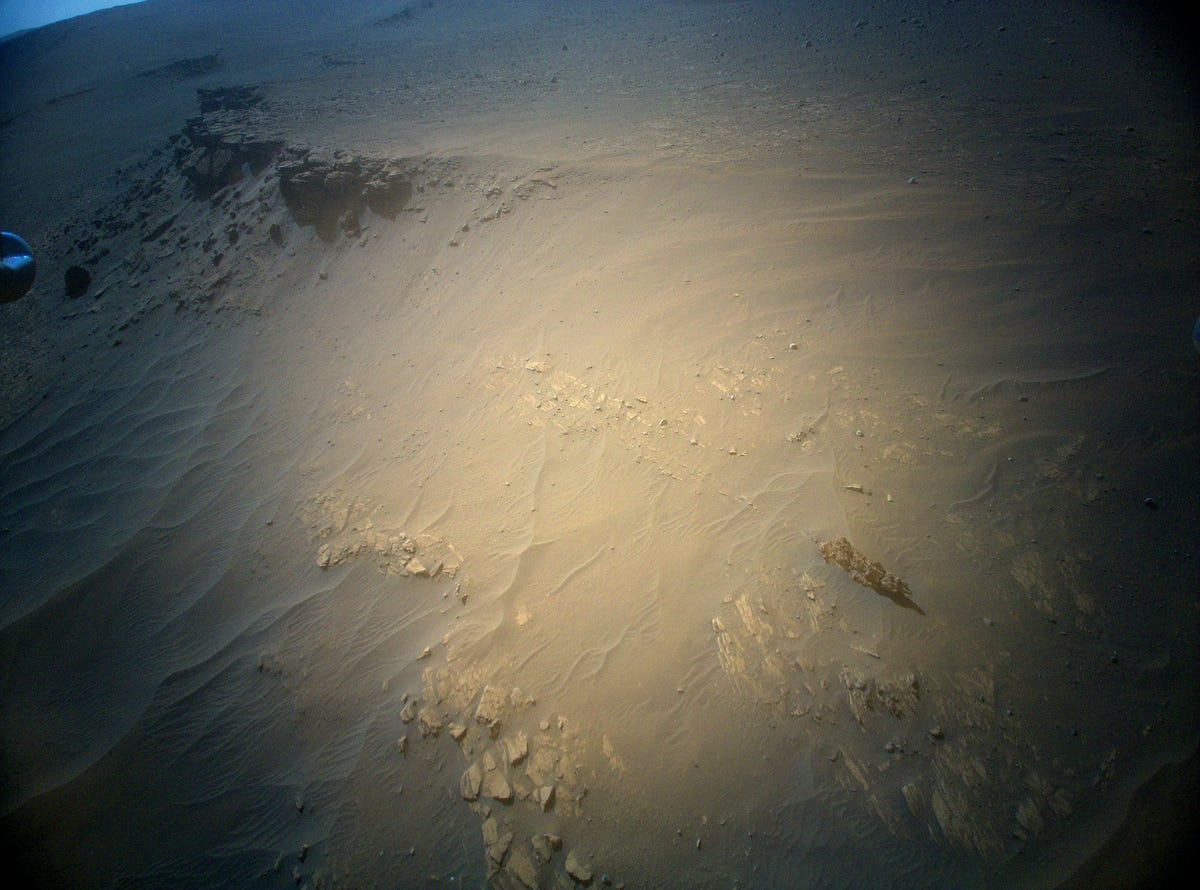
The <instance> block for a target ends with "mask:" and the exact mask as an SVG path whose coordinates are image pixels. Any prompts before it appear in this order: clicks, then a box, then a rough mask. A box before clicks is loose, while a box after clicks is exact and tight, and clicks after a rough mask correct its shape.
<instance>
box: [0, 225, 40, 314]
mask: <svg viewBox="0 0 1200 890" xmlns="http://www.w3.org/2000/svg"><path fill="white" fill-rule="evenodd" d="M35 277H37V264H36V263H35V262H34V261H33V251H32V250H30V249H29V245H28V244H26V243H25V239H24V238H22V237H21V236H20V235H14V234H13V233H12V232H0V303H15V302H16V301H17V300H19V299H21V297H23V296H25V295H26V294H27V293H29V289H30V288H31V287H33V279H34V278H35Z"/></svg>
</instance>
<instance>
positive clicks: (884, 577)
mask: <svg viewBox="0 0 1200 890" xmlns="http://www.w3.org/2000/svg"><path fill="white" fill-rule="evenodd" d="M817 547H818V548H819V549H820V551H821V556H823V557H824V558H825V561H826V562H828V563H832V564H833V565H837V566H840V567H841V568H843V569H845V570H846V571H847V572H848V573H849V574H850V577H851V578H853V579H854V580H855V581H857V582H858V583H859V584H862V585H863V586H864V587H870V588H871V589H872V590H874V591H875V592H876V593H879V594H882V595H883V596H886V597H887V598H888V599H890V600H892V601H893V602H895V603H896V604H897V605H900V606H903V607H904V608H906V609H912V610H914V611H916V612H919V613H920V614H922V615H924V614H925V612H924V611H923V610H922V609H921V608H920V607H919V606H918V605H917V604H916V603H914V602H913V601H912V591H911V590H909V587H908V585H907V584H906V583H905V582H903V581H901V580H900V579H899V578H897V577H896V576H895V575H893V574H892V573H891V572H889V571H888V570H887V569H885V568H884V567H883V566H882V565H880V564H879V563H877V562H875V561H873V560H870V559H867V557H866V556H865V555H864V554H863V553H862V552H861V551H860V550H859V549H858V548H857V547H855V546H854V545H853V544H851V543H850V542H849V541H848V540H846V538H844V537H841V536H838V537H837V538H835V539H834V540H832V541H820V542H818V544H817Z"/></svg>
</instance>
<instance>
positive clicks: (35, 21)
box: [0, 0, 141, 37]
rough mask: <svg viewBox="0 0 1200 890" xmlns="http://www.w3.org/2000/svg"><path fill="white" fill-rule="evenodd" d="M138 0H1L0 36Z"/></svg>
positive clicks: (137, 1)
mask: <svg viewBox="0 0 1200 890" xmlns="http://www.w3.org/2000/svg"><path fill="white" fill-rule="evenodd" d="M140 2H141V0H0V37H7V36H8V35H9V34H12V33H13V32H15V31H24V30H25V29H27V28H40V27H41V26H42V25H49V24H50V23H51V22H59V21H62V20H63V19H70V18H74V17H75V16H77V15H83V14H84V13H87V12H95V11H96V10H97V9H108V8H109V7H110V6H128V5H129V4H130V3H140Z"/></svg>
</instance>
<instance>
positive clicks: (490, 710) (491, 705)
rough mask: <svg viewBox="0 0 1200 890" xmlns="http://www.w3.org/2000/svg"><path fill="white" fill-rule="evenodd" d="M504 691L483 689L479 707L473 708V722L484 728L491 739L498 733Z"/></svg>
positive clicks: (493, 687) (491, 688) (496, 688)
mask: <svg viewBox="0 0 1200 890" xmlns="http://www.w3.org/2000/svg"><path fill="white" fill-rule="evenodd" d="M505 697H506V696H505V694H504V690H502V689H500V688H499V687H496V686H485V687H483V694H482V695H480V697H479V705H478V706H477V707H476V708H475V722H476V723H478V724H480V725H481V726H486V727H487V729H488V732H489V733H490V734H491V736H492V738H495V737H496V734H497V733H498V732H499V731H500V716H501V713H502V712H503V710H504V700H505Z"/></svg>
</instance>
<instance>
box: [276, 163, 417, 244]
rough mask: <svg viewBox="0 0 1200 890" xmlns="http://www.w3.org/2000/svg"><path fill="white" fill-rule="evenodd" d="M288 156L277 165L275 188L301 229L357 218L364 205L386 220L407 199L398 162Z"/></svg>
mask: <svg viewBox="0 0 1200 890" xmlns="http://www.w3.org/2000/svg"><path fill="white" fill-rule="evenodd" d="M288 154H291V155H292V157H291V158H290V159H288V160H285V161H280V162H279V164H278V170H279V190H280V193H281V194H282V195H283V199H284V201H285V202H286V203H287V206H288V209H289V210H290V211H291V213H292V216H293V217H295V219H296V221H297V222H298V223H301V224H302V225H309V224H314V225H322V224H325V223H328V222H329V221H331V220H336V219H339V218H344V217H345V214H346V213H351V215H352V216H353V217H354V218H355V219H357V216H358V213H359V212H361V210H362V208H363V207H364V206H365V207H369V208H370V209H371V211H372V212H374V213H376V214H378V215H379V216H383V217H386V218H388V219H392V218H394V217H395V216H396V214H397V213H399V212H400V211H401V210H403V209H404V206H405V205H406V204H407V203H408V202H409V200H410V199H411V198H412V194H413V186H412V181H411V179H410V178H409V176H408V174H407V173H406V172H405V171H404V170H403V169H402V167H401V163H402V162H400V161H398V160H393V159H385V158H367V157H362V156H355V155H347V154H344V153H342V152H335V153H334V154H333V155H332V156H327V155H324V154H321V153H318V152H315V151H308V150H304V149H289V152H288ZM343 228H346V227H345V226H343ZM347 231H349V229H348V228H347Z"/></svg>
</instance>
